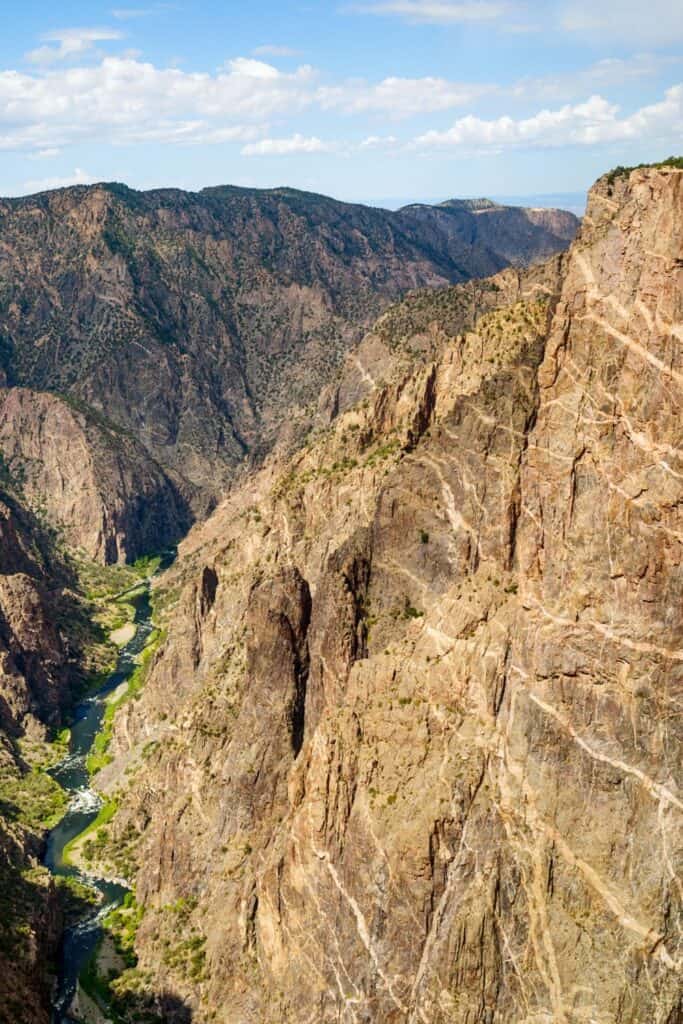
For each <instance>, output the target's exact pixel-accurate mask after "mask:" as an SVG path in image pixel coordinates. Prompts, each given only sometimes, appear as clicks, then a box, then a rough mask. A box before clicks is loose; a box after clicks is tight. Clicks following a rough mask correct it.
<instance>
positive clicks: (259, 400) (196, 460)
mask: <svg viewBox="0 0 683 1024" xmlns="http://www.w3.org/2000/svg"><path fill="white" fill-rule="evenodd" d="M558 217H559V215H558ZM510 218H511V219H512V220H513V221H514V224H515V227H514V231H515V232H517V230H518V229H519V227H520V224H521V222H523V224H524V231H523V232H522V233H521V235H520V245H519V247H518V248H515V247H514V244H513V245H512V246H511V244H510V233H509V228H508V229H507V234H506V235H505V241H504V243H501V247H500V249H499V248H498V247H497V243H496V237H497V232H498V231H500V232H504V231H505V224H506V222H507V220H509V219H510ZM499 221H500V225H499V229H496V230H491V231H489V232H488V233H487V234H486V235H485V237H483V238H482V239H481V240H480V239H479V238H478V236H477V232H476V230H474V227H473V225H475V223H476V222H477V217H476V215H475V214H474V213H472V212H467V211H464V212H463V213H462V215H461V216H460V217H459V218H455V217H448V216H446V222H445V223H446V226H441V225H440V224H438V223H437V224H432V223H426V222H424V223H423V220H422V219H421V218H419V217H418V218H416V217H414V216H410V215H408V214H404V213H401V212H399V213H390V212H389V211H383V210H374V209H369V208H364V207H361V206H350V205H348V204H344V203H338V202H335V201H333V200H330V199H326V198H324V197H322V196H315V195H308V194H306V193H299V192H296V191H293V190H287V189H278V190H273V191H269V192H268V191H266V192H257V191H253V190H247V189H236V188H220V189H209V190H206V191H204V192H202V193H199V194H189V193H182V192H177V191H171V190H168V191H158V192H150V193H137V192H134V191H132V190H130V189H126V188H125V187H124V186H117V185H97V186H92V187H87V188H85V187H80V188H76V189H68V190H63V191H58V192H53V193H47V194H45V195H41V196H37V197H32V198H28V199H22V200H4V201H2V202H0V367H1V368H2V369H3V370H4V372H5V373H6V376H7V379H8V381H9V383H10V384H16V385H22V386H24V387H29V388H33V389H37V390H40V391H45V390H52V391H59V392H63V393H68V394H69V395H71V396H72V397H74V396H75V397H76V398H77V399H79V400H82V401H85V402H86V403H88V404H89V405H90V406H92V407H93V408H94V409H95V410H96V411H98V412H99V413H101V414H103V415H104V416H105V417H106V418H107V420H109V421H111V422H114V423H116V424H118V426H119V427H123V428H124V429H126V430H128V431H130V432H131V433H132V434H133V435H134V436H135V437H136V438H137V439H139V440H140V442H141V443H142V445H144V447H145V448H146V449H147V450H148V452H149V453H151V455H152V456H153V457H154V459H155V460H156V461H157V462H159V463H160V464H161V465H162V466H163V467H164V468H165V469H166V470H171V471H173V472H175V473H176V474H177V475H178V476H179V477H181V478H182V479H184V480H185V481H187V482H189V484H191V485H192V486H191V488H190V496H191V497H192V499H193V501H194V505H195V507H196V508H197V509H199V510H200V511H203V510H205V508H206V505H207V502H209V501H210V500H211V499H212V498H213V497H215V496H216V495H218V496H220V495H222V493H223V492H224V490H225V484H226V482H227V481H229V480H230V479H231V478H232V476H233V474H234V469H235V467H236V466H237V465H239V464H240V463H241V462H242V461H243V460H244V458H245V456H247V455H250V454H253V455H254V456H255V457H260V456H262V455H263V454H264V453H265V452H266V451H267V450H269V448H270V447H271V446H272V444H273V443H274V442H275V441H276V440H278V439H280V440H287V439H290V438H296V437H298V436H299V435H300V433H301V431H302V430H303V431H304V432H305V429H307V425H308V422H309V415H310V409H309V408H308V407H309V406H310V405H311V403H313V405H314V404H315V401H316V400H317V397H318V393H319V391H320V388H321V387H322V386H324V385H326V384H328V383H329V381H330V380H331V379H332V378H333V376H334V374H335V372H336V370H337V369H338V367H339V365H340V363H341V361H342V359H343V357H344V354H345V353H346V351H348V349H349V348H351V347H353V346H354V345H355V344H356V343H357V341H358V340H359V338H360V336H361V335H362V333H363V330H364V329H365V328H367V327H368V326H369V325H370V324H371V323H372V321H373V320H374V319H375V317H376V316H377V315H378V314H379V313H380V312H381V311H382V309H384V308H385V307H386V305H387V304H388V303H389V302H390V301H392V300H395V299H396V298H397V297H398V296H399V295H400V294H402V293H403V292H405V291H406V290H408V289H410V288H415V287H418V286H434V285H443V284H447V283H448V282H452V281H462V280H465V279H467V278H470V277H474V276H482V275H486V274H490V273H495V272H496V271H498V270H500V269H501V268H503V267H504V266H506V265H507V264H508V263H509V262H510V261H511V260H512V261H528V260H531V259H534V258H537V257H539V256H541V255H546V254H547V253H549V252H556V251H560V250H561V249H563V248H564V247H565V246H566V245H567V244H568V242H569V240H570V238H571V237H572V236H573V233H574V231H575V230H576V221H575V220H574V219H573V218H571V216H570V215H569V219H567V218H559V219H558V223H557V224H556V225H548V224H537V223H536V221H535V214H533V212H532V213H531V214H527V213H526V212H525V211H516V210H510V211H505V210H502V211H499Z"/></svg>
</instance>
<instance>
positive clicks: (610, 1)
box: [560, 0, 683, 47]
mask: <svg viewBox="0 0 683 1024" xmlns="http://www.w3.org/2000/svg"><path fill="white" fill-rule="evenodd" d="M560 26H561V28H562V29H563V31H565V32H571V33H575V34H576V35H580V36H584V37H588V38H589V39H591V41H592V42H593V43H594V44H595V43H597V42H599V41H600V40H601V38H607V39H609V42H610V44H611V45H614V43H615V42H627V43H629V44H632V45H634V46H641V47H642V46H659V45H663V46H670V45H672V44H675V43H679V42H682V41H683V4H681V3H680V0H647V2H644V0H599V2H598V3H596V0H565V2H564V3H563V4H562V5H561V11H560Z"/></svg>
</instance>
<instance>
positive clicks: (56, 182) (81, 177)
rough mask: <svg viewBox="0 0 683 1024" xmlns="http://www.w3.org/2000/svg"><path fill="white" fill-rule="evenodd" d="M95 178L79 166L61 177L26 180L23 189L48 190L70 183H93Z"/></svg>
mask: <svg viewBox="0 0 683 1024" xmlns="http://www.w3.org/2000/svg"><path fill="white" fill-rule="evenodd" d="M94 181H95V178H93V176H92V175H91V174H88V172H87V171H83V170H81V168H80V167H77V168H76V169H75V170H74V172H73V174H69V175H67V176H66V177H63V178H60V177H55V178H38V179H37V180H35V181H25V182H24V184H23V186H22V189H23V191H24V192H47V191H48V189H51V188H68V187H69V186H70V185H92V183H93V182H94Z"/></svg>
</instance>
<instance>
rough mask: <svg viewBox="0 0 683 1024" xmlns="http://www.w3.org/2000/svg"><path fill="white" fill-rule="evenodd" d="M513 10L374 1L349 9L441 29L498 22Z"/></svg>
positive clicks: (451, 2) (483, 2)
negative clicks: (431, 24)
mask: <svg viewBox="0 0 683 1024" xmlns="http://www.w3.org/2000/svg"><path fill="white" fill-rule="evenodd" d="M511 9H512V7H511V4H509V3H505V2H496V0H469V2H467V0H465V2H459V0H374V2H370V3H359V4H353V5H352V6H350V7H348V8H347V10H349V11H352V12H355V13H357V14H375V15H384V16H389V17H391V16H393V17H399V18H405V19H406V20H408V21H413V22H431V23H433V24H441V25H448V24H450V25H454V24H468V23H469V24H472V23H475V22H480V21H484V22H487V21H488V22H490V21H495V20H496V19H498V18H502V17H503V16H504V15H506V14H509V13H510V12H511Z"/></svg>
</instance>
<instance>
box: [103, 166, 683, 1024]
mask: <svg viewBox="0 0 683 1024" xmlns="http://www.w3.org/2000/svg"><path fill="white" fill-rule="evenodd" d="M682 213H683V174H682V173H681V172H680V171H675V170H649V171H648V170H640V171H636V172H634V173H633V174H631V176H630V177H628V176H626V177H623V178H617V179H616V180H615V181H613V182H611V183H610V182H609V180H607V179H603V180H601V181H600V182H598V184H597V185H596V186H595V188H594V189H593V190H592V192H591V194H590V201H589V207H588V215H587V217H586V221H585V224H584V227H583V229H582V232H581V234H580V237H579V239H578V240H577V242H576V243H575V244H574V246H573V247H572V249H571V252H570V254H569V256H568V257H566V258H565V259H564V260H563V265H562V267H561V268H560V269H561V283H560V284H559V285H558V286H557V291H558V294H556V295H555V297H554V298H551V299H550V301H549V298H548V295H547V291H548V289H550V290H551V291H552V290H553V289H552V287H551V286H552V283H553V270H552V268H549V269H548V271H547V276H546V277H545V279H544V280H543V281H540V280H539V279H538V277H536V278H535V279H533V278H532V279H530V280H526V279H524V278H523V277H522V278H520V277H519V276H518V277H517V278H516V285H515V286H514V288H513V287H512V281H511V279H508V285H509V290H506V288H501V287H500V285H499V289H500V290H499V291H498V292H494V291H493V290H487V295H488V296H489V301H490V304H489V305H488V307H487V309H488V311H487V312H486V313H484V314H483V315H482V316H480V317H479V319H478V321H477V323H476V325H475V326H474V329H468V325H467V321H466V320H465V323H464V324H463V322H462V317H463V316H465V317H466V312H465V313H463V309H465V310H466V308H467V302H466V301H464V300H463V296H462V293H460V292H458V291H457V290H451V291H449V292H446V293H437V294H436V295H435V296H433V297H432V298H431V299H428V298H425V299H424V300H422V304H420V303H418V306H417V307H416V306H414V305H413V306H411V304H410V303H409V304H407V305H404V306H402V307H398V309H397V310H395V311H393V312H392V314H390V317H389V321H387V322H388V323H393V328H392V330H393V331H394V336H396V334H397V332H398V336H399V342H398V343H397V344H396V345H395V346H393V349H392V346H391V345H388V344H387V349H388V350H392V351H394V350H396V351H399V350H401V351H402V352H403V355H402V356H401V354H400V352H399V356H400V358H398V357H397V358H396V359H395V360H394V361H392V360H391V359H387V358H385V359H384V363H383V366H384V367H385V372H386V374H387V381H386V383H384V384H383V385H382V386H373V387H372V388H368V390H367V393H366V396H365V398H364V399H363V400H362V401H361V403H360V404H358V405H356V406H354V407H353V408H350V409H348V411H346V412H345V413H343V414H342V415H341V416H340V417H339V419H338V420H337V421H336V422H335V424H334V426H333V428H332V429H331V430H327V431H325V432H323V433H322V434H321V435H320V436H319V437H318V438H317V439H314V440H313V441H312V442H311V443H310V444H309V446H308V448H307V449H306V450H304V451H303V452H302V453H300V454H299V455H298V456H296V457H295V458H294V459H293V460H292V461H290V462H289V463H288V464H283V463H282V462H277V461H274V462H270V463H269V464H268V465H267V466H266V467H265V468H264V470H262V471H261V472H260V473H259V474H256V475H255V476H253V477H252V478H251V479H250V480H248V481H247V482H246V483H245V484H244V486H243V487H242V488H240V489H237V490H236V491H235V492H234V493H233V494H232V495H231V496H230V498H229V499H228V500H227V501H226V502H225V503H224V504H223V505H222V506H221V507H220V508H219V509H218V510H217V511H216V513H215V514H214V515H213V516H212V517H211V518H210V519H209V520H208V521H207V522H206V523H205V524H203V525H202V526H201V527H198V528H196V529H195V530H194V531H193V532H192V533H191V534H190V536H189V538H188V539H187V540H186V541H185V542H184V544H183V545H182V547H181V551H180V558H179V560H178V563H177V565H176V567H175V568H174V569H173V570H172V571H171V572H170V573H169V574H167V576H166V578H165V579H164V580H163V581H162V583H161V586H160V590H159V592H158V595H157V600H158V607H159V614H160V615H161V616H162V617H163V618H164V620H165V622H166V625H167V628H168V630H169V639H168V640H167V642H166V644H165V646H164V647H163V648H162V650H161V651H160V653H159V655H158V656H157V660H156V663H155V664H154V666H153V668H152V672H151V675H150V678H149V681H148V683H147V687H146V689H145V692H144V694H143V697H142V699H141V700H140V701H139V702H135V703H132V704H129V705H128V706H127V707H126V708H125V709H124V711H123V712H122V713H121V715H120V716H119V719H118V721H117V730H116V739H115V751H116V754H117V760H116V762H115V764H114V765H112V766H110V767H109V768H107V769H106V770H105V772H104V773H103V774H102V776H101V782H102V784H103V785H106V786H110V787H116V786H118V785H119V784H120V782H121V781H122V780H123V778H124V773H126V774H127V776H128V778H131V777H132V779H133V782H132V787H131V789H130V791H129V793H128V795H127V797H126V799H125V803H124V807H123V810H122V811H121V812H120V814H119V816H118V818H117V819H115V823H114V828H113V839H112V842H111V845H110V847H109V849H110V851H115V850H116V848H117V844H119V845H120V844H121V843H124V842H125V843H126V844H127V850H128V854H129V855H130V852H131V850H134V854H135V857H136V858H137V863H138V871H137V875H136V879H135V880H136V888H137V894H138V898H139V899H140V900H141V901H142V902H143V904H144V906H145V908H146V912H145V916H144V918H143V921H142V925H141V927H140V930H139V933H138V939H137V948H138V952H139V954H140V957H141V965H140V966H141V971H142V973H141V974H139V973H138V975H137V978H138V981H137V982H136V983H137V984H141V983H140V980H139V979H140V977H142V978H143V982H142V984H143V987H144V978H145V977H146V978H147V979H148V980H150V981H153V983H154V984H155V985H157V986H158V985H163V984H164V983H169V984H170V983H171V982H172V984H173V986H174V987H175V988H177V989H178V990H179V991H181V992H182V993H183V994H185V995H186V996H187V997H188V999H189V1000H190V1001H192V1003H193V1005H194V1007H195V1019H196V1020H197V1021H204V1020H219V1021H224V1022H226V1024H227V1022H231V1024H232V1022H237V1021H239V1022H240V1024H242V1022H246V1021H254V1022H256V1021H259V1022H263V1021H272V1022H273V1024H275V1022H284V1021H292V1022H294V1021H297V1022H298V1021H302V1020H306V1021H311V1022H313V1021H315V1022H321V1024H322V1022H330V1024H332V1022H333V1021H334V1022H338V1021H340V1020H343V1021H359V1022H360V1021H373V1022H386V1024H388V1022H399V1021H400V1022H411V1024H419V1022H424V1024H427V1022H429V1024H446V1022H449V1024H453V1022H462V1024H465V1022H467V1024H474V1022H477V1024H479V1022H481V1024H484V1022H486V1024H492V1022H501V1024H502V1022H508V1021H512V1020H515V1021H527V1022H531V1021H535V1022H536V1021H538V1022H540V1021H555V1022H566V1024H578V1022H580V1021H581V1022H585V1021H587V1020H600V1021H603V1022H610V1024H635V1022H640V1021H645V1020H647V1021H652V1022H657V1024H675V1022H678V1021H680V1020H681V1015H682V1014H683V1005H682V1004H681V987H680V969H681V955H682V952H681V891H680V870H681V865H680V854H681V849H683V844H682V842H681V838H682V837H681V812H682V811H683V803H682V797H681V788H680V781H681V780H680V778H679V777H678V775H679V772H680V765H681V725H680V715H678V713H677V710H676V709H677V707H678V704H677V702H680V690H681V673H680V670H679V667H678V666H679V663H680V658H681V655H680V648H681V647H682V646H683V644H682V639H683V622H682V620H681V616H680V614H679V611H678V608H679V605H680V567H681V556H682V552H681V537H682V536H683V530H682V528H681V523H680V521H679V520H680V507H681V502H682V499H683V492H682V490H681V479H682V474H683V466H679V465H678V460H679V459H680V454H681V453H680V448H681V438H680V436H679V435H680V402H681V394H680V390H681V385H682V383H683V357H682V356H681V351H680V344H681V341H682V340H683V328H682V327H681V323H682V319H683V317H682V314H683V309H682V304H683V267H682V264H681V260H682V258H683V238H682V237H681V232H682V230H683V216H682ZM555 269H556V270H557V266H556V267H555ZM494 294H498V295H499V297H500V308H498V309H497V308H495V306H496V303H495V301H493V300H492V299H491V296H493V295H494ZM415 301H416V300H413V303H414V302H415ZM506 301H507V302H508V303H509V302H511V303H512V304H511V305H510V304H508V305H506ZM430 302H431V304H432V305H431V306H430ZM430 312H431V313H432V314H433V319H432V318H431V317H430ZM411 323H412V324H415V326H416V330H415V331H414V332H413V333H412V334H411ZM399 327H400V330H398V328H399ZM463 327H464V328H465V333H462V334H459V333H457V332H459V331H461V330H462V329H463ZM374 334H375V342H374V343H373V344H376V343H377V338H379V341H380V342H381V343H382V344H385V343H386V336H385V335H383V334H382V326H381V324H380V325H378V328H377V329H376V331H375V332H374ZM383 338H384V341H383V340H382V339H383ZM396 351H394V355H396ZM408 351H413V352H414V353H420V352H422V357H420V356H419V355H416V357H415V360H414V362H413V368H412V371H410V372H405V367H404V362H403V361H402V360H403V357H404V356H405V353H406V352H408ZM385 356H386V353H385ZM383 358H384V357H383ZM143 764H144V768H142V765H143ZM190 951H194V953H193V954H192V955H191V953H190ZM145 972H147V973H146V974H145Z"/></svg>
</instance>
